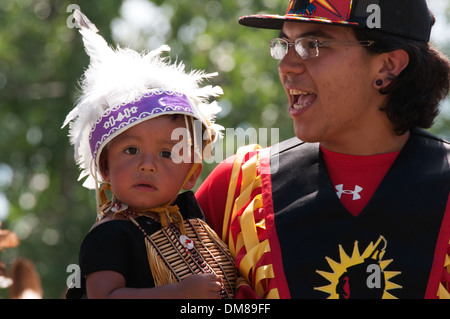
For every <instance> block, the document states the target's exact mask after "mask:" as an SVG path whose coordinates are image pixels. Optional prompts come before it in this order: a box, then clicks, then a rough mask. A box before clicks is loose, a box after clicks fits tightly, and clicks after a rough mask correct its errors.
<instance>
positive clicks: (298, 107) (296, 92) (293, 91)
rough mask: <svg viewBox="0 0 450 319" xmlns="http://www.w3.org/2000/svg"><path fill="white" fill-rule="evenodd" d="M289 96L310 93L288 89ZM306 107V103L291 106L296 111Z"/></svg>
mask: <svg viewBox="0 0 450 319" xmlns="http://www.w3.org/2000/svg"><path fill="white" fill-rule="evenodd" d="M289 94H291V95H310V94H311V93H308V92H305V91H300V90H295V89H290V90H289ZM297 102H298V101H297ZM306 106H308V103H304V104H298V103H294V105H293V107H294V109H296V110H300V109H302V108H304V107H306Z"/></svg>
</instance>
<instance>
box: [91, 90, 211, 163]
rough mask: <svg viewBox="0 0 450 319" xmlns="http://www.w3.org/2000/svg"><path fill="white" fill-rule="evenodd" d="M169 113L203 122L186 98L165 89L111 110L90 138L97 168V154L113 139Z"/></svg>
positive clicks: (96, 126)
mask: <svg viewBox="0 0 450 319" xmlns="http://www.w3.org/2000/svg"><path fill="white" fill-rule="evenodd" d="M167 114H186V115H190V116H193V117H195V118H197V119H199V120H201V118H200V117H199V116H198V115H197V114H196V112H195V108H194V107H193V106H192V104H191V102H190V101H189V99H188V98H187V97H186V95H184V94H182V93H178V92H173V91H167V90H163V89H156V90H151V91H150V92H148V93H146V94H145V95H144V96H143V97H141V98H140V99H138V100H137V101H134V102H131V103H127V104H123V105H118V106H116V107H113V108H110V109H108V110H107V111H106V112H105V113H104V114H103V115H102V117H101V118H99V119H98V120H97V121H96V123H95V125H94V126H93V127H92V130H91V133H90V135H89V144H90V147H91V153H92V157H93V158H94V161H95V163H96V164H97V167H98V164H99V163H98V161H99V158H98V155H99V154H101V152H102V149H103V147H104V146H105V145H106V144H108V142H110V141H111V140H112V139H113V138H114V137H116V136H117V135H119V134H120V133H122V132H124V131H125V130H127V129H129V128H131V127H132V126H134V125H136V124H139V123H141V122H143V121H146V120H149V119H151V118H155V117H157V116H161V115H167ZM202 122H203V121H202Z"/></svg>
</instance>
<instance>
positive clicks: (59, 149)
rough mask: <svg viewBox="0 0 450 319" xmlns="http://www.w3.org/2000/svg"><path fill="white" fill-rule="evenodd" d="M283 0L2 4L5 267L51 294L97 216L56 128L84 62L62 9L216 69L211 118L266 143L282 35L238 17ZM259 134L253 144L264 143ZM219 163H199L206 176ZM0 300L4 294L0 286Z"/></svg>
mask: <svg viewBox="0 0 450 319" xmlns="http://www.w3.org/2000/svg"><path fill="white" fill-rule="evenodd" d="M431 1H433V0H431ZM286 2H287V1H286V0H258V1H254V0H222V1H219V0H154V1H149V0H123V1H122V0H113V1H111V0H97V1H87V0H84V1H80V0H21V1H17V0H1V2H0V125H1V129H0V150H1V151H0V221H2V220H4V223H3V228H4V229H11V230H13V231H14V232H15V233H16V234H17V236H18V237H19V239H20V241H21V244H20V245H19V246H18V247H16V248H12V249H8V250H6V251H4V252H2V255H1V256H0V257H1V260H2V261H3V262H5V263H6V264H11V263H12V262H13V260H14V259H15V258H17V257H19V256H20V257H26V258H28V259H30V260H32V261H33V262H34V263H35V266H36V268H37V271H38V273H39V274H40V276H41V279H42V285H43V289H44V298H59V297H61V296H62V294H63V292H64V290H65V289H66V278H67V277H68V276H69V275H70V273H68V272H67V267H68V266H69V265H70V264H76V263H78V250H79V246H80V243H81V241H82V239H83V237H84V235H85V234H86V233H87V231H88V230H89V228H90V227H91V225H92V223H93V222H94V220H95V197H94V194H93V192H89V191H87V190H85V189H84V188H83V187H82V186H81V182H77V177H78V173H79V172H78V170H77V167H76V165H75V163H74V160H73V150H72V147H71V146H70V145H69V141H68V138H67V128H65V129H63V130H61V125H62V123H63V121H64V118H65V116H66V115H67V113H68V112H69V111H70V110H71V109H72V107H73V105H74V103H75V101H76V98H77V96H78V91H77V87H78V84H77V80H78V79H79V78H80V76H81V74H82V73H83V70H84V68H86V67H87V66H88V63H89V60H88V57H87V56H86V54H85V53H84V49H83V46H82V41H81V36H80V35H79V34H78V32H77V29H76V28H71V27H70V26H71V22H72V21H71V19H70V14H71V13H72V11H71V10H69V12H68V11H67V10H68V7H69V5H71V4H77V5H79V6H80V7H81V10H82V11H83V12H84V13H85V14H86V15H87V16H88V17H89V19H90V20H91V21H92V22H94V23H95V24H96V25H97V27H98V29H99V30H100V33H101V34H102V36H103V37H105V38H106V40H107V41H108V42H109V43H114V42H118V43H121V44H122V45H123V46H125V45H129V46H131V47H133V48H134V49H136V50H142V49H146V50H151V49H155V48H157V47H158V46H159V45H161V44H163V43H167V44H169V45H170V46H171V48H172V52H170V54H169V55H170V56H171V57H172V58H173V59H178V60H180V61H181V60H182V61H184V63H185V64H186V68H187V69H188V70H189V69H191V68H200V69H206V70H207V71H208V72H216V71H217V72H219V76H218V77H216V78H213V79H211V81H210V82H211V84H215V85H220V86H222V88H223V89H224V92H225V94H224V96H223V97H221V99H220V101H219V104H220V105H221V106H222V108H223V112H222V113H221V115H220V118H219V123H220V124H221V125H223V126H224V127H226V128H237V127H240V128H243V129H248V128H250V129H251V128H254V129H255V130H256V132H257V130H258V129H259V128H277V129H278V130H279V131H278V133H279V135H278V136H276V135H274V136H272V137H273V139H271V135H272V134H271V132H270V130H269V131H268V132H267V133H266V134H267V136H266V137H267V138H268V141H267V145H269V144H271V143H272V142H276V141H277V140H282V139H285V138H288V137H290V136H293V130H292V124H291V120H290V118H289V114H288V112H287V111H286V104H287V99H286V97H285V94H284V92H283V89H282V87H281V85H280V84H279V80H278V73H277V62H276V61H275V60H273V59H271V58H270V55H269V53H268V41H269V39H270V38H272V37H274V36H276V35H277V33H278V32H276V31H268V30H257V29H251V28H246V27H242V26H239V25H238V23H237V19H238V18H239V17H240V16H242V15H245V14H250V13H256V12H259V11H266V12H279V13H282V12H283V11H284V10H285V6H286ZM446 49H447V52H450V51H449V47H447V48H446ZM447 109H450V106H449V107H448V108H447ZM444 115H446V116H441V117H440V119H439V121H438V122H437V123H436V126H435V127H434V128H433V131H434V132H435V133H437V134H439V135H442V136H447V137H450V136H449V135H450V131H449V124H450V123H449V122H450V114H448V112H447V113H445V114H444ZM248 132H250V131H248ZM275 132H276V131H275ZM230 133H231V135H225V142H224V146H223V147H222V149H223V153H224V154H225V155H227V154H228V155H231V153H233V151H234V148H233V149H232V151H229V150H228V149H227V148H226V146H227V145H228V146H229V145H231V146H233V145H232V144H233V143H232V141H231V139H233V140H234V138H233V135H232V134H233V133H234V131H232V130H231V131H230ZM272 133H273V132H272ZM261 138H262V137H261V136H259V140H258V142H260V143H265V141H264V140H261ZM234 144H236V143H234ZM215 165H216V162H213V163H211V164H210V165H206V166H205V168H204V172H203V173H202V178H204V177H205V176H206V175H207V174H208V173H209V172H210V170H211V169H212V168H213V167H214V166H215ZM200 182H201V181H200ZM0 296H4V297H5V296H7V293H6V292H5V291H1V290H0Z"/></svg>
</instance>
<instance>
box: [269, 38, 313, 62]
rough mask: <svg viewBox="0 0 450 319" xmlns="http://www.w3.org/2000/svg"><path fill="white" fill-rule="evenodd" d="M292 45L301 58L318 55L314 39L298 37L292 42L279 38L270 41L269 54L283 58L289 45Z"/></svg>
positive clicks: (278, 58) (279, 58) (277, 58)
mask: <svg viewBox="0 0 450 319" xmlns="http://www.w3.org/2000/svg"><path fill="white" fill-rule="evenodd" d="M291 45H294V48H295V51H296V52H297V54H298V55H299V56H300V57H301V58H302V59H305V60H306V59H310V58H313V57H316V56H318V54H319V52H318V51H319V46H318V42H317V40H316V39H308V38H299V39H296V40H295V42H294V43H289V42H288V41H286V40H284V39H280V38H276V39H272V40H271V41H270V54H271V55H272V57H273V58H274V59H276V60H281V59H283V58H284V57H285V56H286V54H287V53H288V51H289V47H290V46H291Z"/></svg>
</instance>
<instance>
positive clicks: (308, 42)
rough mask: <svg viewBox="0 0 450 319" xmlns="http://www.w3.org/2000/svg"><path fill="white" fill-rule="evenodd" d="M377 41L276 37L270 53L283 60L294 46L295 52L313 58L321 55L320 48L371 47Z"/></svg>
mask: <svg viewBox="0 0 450 319" xmlns="http://www.w3.org/2000/svg"><path fill="white" fill-rule="evenodd" d="M374 43H375V41H319V40H317V39H314V38H298V39H296V40H295V41H294V42H288V41H286V40H284V39H280V38H275V39H272V40H271V41H270V55H272V58H274V59H276V60H282V59H283V58H284V57H285V56H286V54H287V53H288V51H289V48H290V47H291V46H294V48H295V52H297V54H298V56H299V57H300V58H302V59H303V60H307V59H312V58H315V57H318V56H319V48H325V47H332V46H364V47H369V46H371V45H372V44H374Z"/></svg>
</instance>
